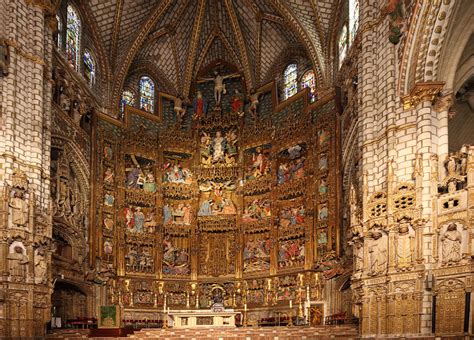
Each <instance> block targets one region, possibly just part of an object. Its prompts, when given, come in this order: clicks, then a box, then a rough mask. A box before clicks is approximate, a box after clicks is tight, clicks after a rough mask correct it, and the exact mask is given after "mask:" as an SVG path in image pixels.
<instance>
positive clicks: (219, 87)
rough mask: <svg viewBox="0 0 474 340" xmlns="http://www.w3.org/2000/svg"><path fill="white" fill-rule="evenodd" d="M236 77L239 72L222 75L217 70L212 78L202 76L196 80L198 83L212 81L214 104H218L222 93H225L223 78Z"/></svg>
mask: <svg viewBox="0 0 474 340" xmlns="http://www.w3.org/2000/svg"><path fill="white" fill-rule="evenodd" d="M237 77H240V74H239V73H232V74H228V75H225V76H222V75H220V74H219V72H217V71H215V72H214V78H203V79H199V80H198V81H197V82H198V83H205V82H208V81H213V82H214V99H215V101H216V106H220V104H221V99H222V95H223V94H226V93H227V91H226V88H225V84H224V80H226V79H230V78H237Z"/></svg>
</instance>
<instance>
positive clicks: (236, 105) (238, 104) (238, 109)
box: [230, 89, 244, 116]
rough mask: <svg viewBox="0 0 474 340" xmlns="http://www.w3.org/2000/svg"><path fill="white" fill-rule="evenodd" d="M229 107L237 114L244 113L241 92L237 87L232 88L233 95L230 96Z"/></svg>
mask: <svg viewBox="0 0 474 340" xmlns="http://www.w3.org/2000/svg"><path fill="white" fill-rule="evenodd" d="M230 108H231V110H232V112H233V113H237V114H238V115H239V116H242V115H243V113H244V112H243V111H244V110H243V109H244V100H243V97H242V94H241V93H240V91H239V90H238V89H235V90H234V95H233V96H232V100H231V103H230Z"/></svg>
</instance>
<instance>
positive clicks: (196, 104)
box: [193, 91, 207, 119]
mask: <svg viewBox="0 0 474 340" xmlns="http://www.w3.org/2000/svg"><path fill="white" fill-rule="evenodd" d="M193 109H194V115H193V118H194V119H201V118H202V117H203V116H204V115H205V114H206V112H207V102H206V100H205V99H204V97H203V96H202V92H201V91H197V93H196V98H195V99H194V101H193Z"/></svg>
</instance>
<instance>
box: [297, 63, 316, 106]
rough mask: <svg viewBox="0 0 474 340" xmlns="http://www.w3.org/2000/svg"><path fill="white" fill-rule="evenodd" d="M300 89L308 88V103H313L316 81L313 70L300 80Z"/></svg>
mask: <svg viewBox="0 0 474 340" xmlns="http://www.w3.org/2000/svg"><path fill="white" fill-rule="evenodd" d="M301 87H302V88H306V87H309V101H310V102H311V103H314V101H315V100H316V79H315V76H314V72H313V70H310V71H308V72H306V73H305V74H304V75H303V78H301Z"/></svg>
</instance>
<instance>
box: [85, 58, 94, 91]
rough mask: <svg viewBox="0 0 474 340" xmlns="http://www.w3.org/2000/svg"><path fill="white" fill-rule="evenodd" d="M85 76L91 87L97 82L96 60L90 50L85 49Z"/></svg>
mask: <svg viewBox="0 0 474 340" xmlns="http://www.w3.org/2000/svg"><path fill="white" fill-rule="evenodd" d="M84 77H85V78H86V81H87V83H88V84H89V86H90V87H92V86H94V84H95V61H94V57H92V54H91V52H90V51H89V50H84Z"/></svg>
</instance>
